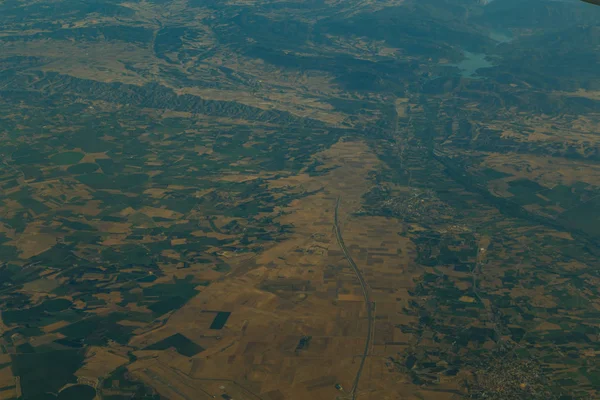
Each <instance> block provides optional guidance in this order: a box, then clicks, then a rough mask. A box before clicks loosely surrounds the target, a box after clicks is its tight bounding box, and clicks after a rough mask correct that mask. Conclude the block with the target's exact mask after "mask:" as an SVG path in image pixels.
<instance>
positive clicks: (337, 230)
mask: <svg viewBox="0 0 600 400" xmlns="http://www.w3.org/2000/svg"><path fill="white" fill-rule="evenodd" d="M340 200H341V197H338V198H337V202H336V203H335V213H334V217H333V221H334V222H333V228H334V230H335V237H336V239H337V242H338V244H339V245H340V248H341V249H342V252H343V253H344V257H346V260H348V264H350V266H351V267H352V269H353V270H354V273H355V274H356V277H357V278H358V281H359V282H360V287H361V289H362V292H363V297H364V299H365V307H366V308H367V318H368V320H369V327H368V329H367V339H366V340H365V350H364V351H363V355H362V358H361V360H360V365H359V366H358V370H357V371H356V377H355V378H354V383H353V384H352V389H351V390H350V394H351V395H352V400H355V399H356V389H357V388H358V382H359V381H360V375H361V374H362V370H363V367H364V366H365V361H366V360H367V357H368V356H369V349H370V347H371V337H372V336H373V319H374V318H373V309H372V307H371V305H372V304H371V296H370V295H369V287H368V285H367V282H366V281H365V278H364V277H363V275H362V272H361V271H360V269H359V268H358V266H357V265H356V263H355V262H354V260H353V259H352V256H351V255H350V252H349V251H348V248H347V247H346V244H345V243H344V238H343V237H342V232H341V231H340V225H339V221H338V211H339V208H340Z"/></svg>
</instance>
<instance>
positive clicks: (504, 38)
mask: <svg viewBox="0 0 600 400" xmlns="http://www.w3.org/2000/svg"><path fill="white" fill-rule="evenodd" d="M489 36H490V39H492V40H494V41H496V42H498V44H502V43H510V42H512V41H513V40H514V39H515V38H514V36H512V35H511V34H510V33H504V32H494V31H492V32H490V34H489Z"/></svg>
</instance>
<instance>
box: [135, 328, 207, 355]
mask: <svg viewBox="0 0 600 400" xmlns="http://www.w3.org/2000/svg"><path fill="white" fill-rule="evenodd" d="M171 347H174V348H175V350H177V352H178V353H179V354H181V355H184V356H186V357H193V356H195V355H196V354H198V353H200V352H202V351H204V348H202V346H199V345H198V344H196V343H194V342H192V341H191V340H190V339H188V338H186V337H185V336H183V335H182V334H180V333H176V334H174V335H172V336H169V337H168V338H166V339H163V340H161V341H160V342H156V343H154V344H152V345H150V346H148V347H146V348H145V349H144V350H166V349H168V348H171Z"/></svg>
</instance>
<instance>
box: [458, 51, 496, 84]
mask: <svg viewBox="0 0 600 400" xmlns="http://www.w3.org/2000/svg"><path fill="white" fill-rule="evenodd" d="M463 54H464V56H465V59H464V60H462V61H461V62H459V63H457V64H450V65H452V66H453V67H457V68H458V69H460V74H461V75H462V76H463V77H465V78H473V79H477V78H479V77H478V76H477V70H478V69H481V68H489V67H493V66H494V64H493V63H492V62H490V61H488V60H487V56H486V54H484V53H470V52H468V51H465V52H464V53H463Z"/></svg>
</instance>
